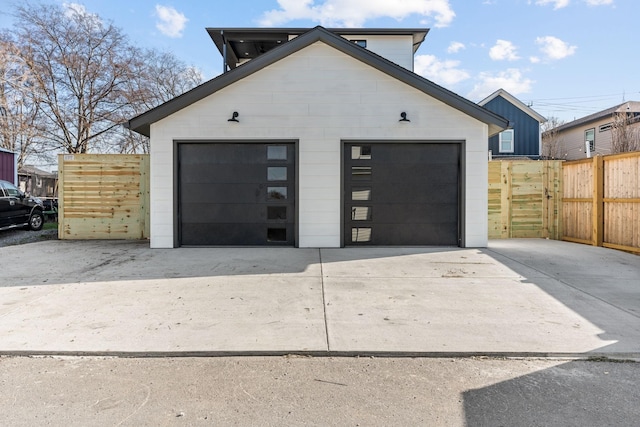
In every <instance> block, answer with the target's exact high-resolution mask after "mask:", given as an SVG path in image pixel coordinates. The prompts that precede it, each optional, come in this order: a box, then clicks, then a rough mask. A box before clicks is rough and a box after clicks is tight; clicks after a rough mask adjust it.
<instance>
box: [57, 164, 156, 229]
mask: <svg viewBox="0 0 640 427" xmlns="http://www.w3.org/2000/svg"><path fill="white" fill-rule="evenodd" d="M58 172H59V184H58V189H59V190H58V199H59V211H58V238H59V239H145V238H148V237H149V156H148V155H128V154H61V155H59V157H58Z"/></svg>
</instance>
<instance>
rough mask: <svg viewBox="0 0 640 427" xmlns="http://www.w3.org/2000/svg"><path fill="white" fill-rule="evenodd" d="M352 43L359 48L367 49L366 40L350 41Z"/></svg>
mask: <svg viewBox="0 0 640 427" xmlns="http://www.w3.org/2000/svg"><path fill="white" fill-rule="evenodd" d="M351 41H352V42H353V43H355V44H357V45H358V46H360V47H367V41H366V40H351Z"/></svg>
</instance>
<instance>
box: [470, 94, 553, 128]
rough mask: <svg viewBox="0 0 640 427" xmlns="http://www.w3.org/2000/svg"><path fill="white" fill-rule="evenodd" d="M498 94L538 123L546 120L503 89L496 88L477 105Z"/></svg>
mask: <svg viewBox="0 0 640 427" xmlns="http://www.w3.org/2000/svg"><path fill="white" fill-rule="evenodd" d="M499 96H500V97H502V98H503V99H504V100H505V101H507V102H509V103H510V104H512V105H513V106H515V107H516V108H518V109H520V110H521V111H522V112H523V113H525V114H527V115H529V116H530V117H532V118H533V119H535V120H537V121H538V122H539V123H544V122H546V121H547V118H546V117H544V116H543V115H541V114H538V112H537V111H535V110H534V109H533V108H531V107H529V106H528V105H526V104H525V103H524V102H522V101H520V100H519V99H518V98H516V97H515V96H513V95H511V94H510V93H509V92H507V91H506V90H504V89H498V90H496V91H495V92H493V93H492V94H491V95H489V96H487V97H486V98H485V99H483V100H482V101H480V102H478V105H480V106H483V107H484V106H486V105H487V104H488V103H489V102H490V101H492V100H494V99H496V98H497V97H499Z"/></svg>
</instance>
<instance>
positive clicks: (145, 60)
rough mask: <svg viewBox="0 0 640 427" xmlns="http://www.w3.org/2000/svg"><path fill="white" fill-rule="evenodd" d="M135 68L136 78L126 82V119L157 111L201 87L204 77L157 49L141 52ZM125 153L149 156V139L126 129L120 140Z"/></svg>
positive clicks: (171, 55)
mask: <svg viewBox="0 0 640 427" xmlns="http://www.w3.org/2000/svg"><path fill="white" fill-rule="evenodd" d="M136 57H137V61H136V62H135V63H134V64H133V69H134V73H133V74H134V75H135V76H136V77H135V78H132V79H130V80H129V81H128V82H127V93H128V94H129V97H130V101H131V102H130V103H129V106H128V114H129V116H128V117H127V118H131V117H134V116H137V115H139V114H142V113H144V112H145V111H147V110H149V109H151V108H154V107H157V106H158V105H160V104H162V103H164V102H167V101H169V100H171V99H173V98H175V97H177V96H179V95H182V94H183V93H185V92H187V91H189V90H191V89H193V88H194V87H196V86H198V85H199V84H201V83H202V80H203V77H202V73H200V71H199V70H198V69H196V68H195V67H192V66H188V65H186V64H185V63H184V62H182V61H181V60H179V59H178V58H177V57H176V56H175V55H173V54H172V53H168V52H160V51H157V50H155V49H149V50H145V51H140V52H139V53H138V55H137V56H136ZM118 144H119V151H120V152H122V153H148V152H149V138H147V137H145V136H142V135H140V134H138V133H136V132H132V131H129V130H125V129H123V131H122V134H121V137H120V139H119V143H118Z"/></svg>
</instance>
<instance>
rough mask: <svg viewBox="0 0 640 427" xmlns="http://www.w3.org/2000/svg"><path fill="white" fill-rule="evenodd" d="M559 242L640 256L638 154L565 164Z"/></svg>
mask: <svg viewBox="0 0 640 427" xmlns="http://www.w3.org/2000/svg"><path fill="white" fill-rule="evenodd" d="M563 180H564V192H563V204H564V206H563V222H564V235H563V239H564V240H568V241H572V242H578V243H586V244H591V245H594V246H604V247H608V248H614V249H621V250H625V251H630V252H636V253H640V152H634V153H624V154H615V155H610V156H604V157H603V156H597V157H594V158H592V159H586V160H579V161H572V162H566V163H565V164H564V167H563Z"/></svg>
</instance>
